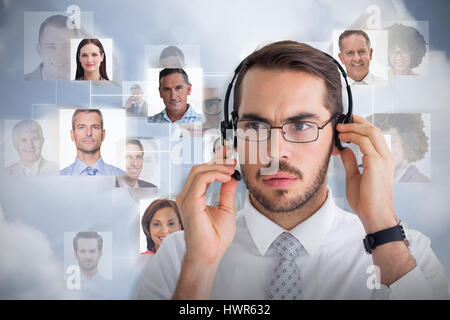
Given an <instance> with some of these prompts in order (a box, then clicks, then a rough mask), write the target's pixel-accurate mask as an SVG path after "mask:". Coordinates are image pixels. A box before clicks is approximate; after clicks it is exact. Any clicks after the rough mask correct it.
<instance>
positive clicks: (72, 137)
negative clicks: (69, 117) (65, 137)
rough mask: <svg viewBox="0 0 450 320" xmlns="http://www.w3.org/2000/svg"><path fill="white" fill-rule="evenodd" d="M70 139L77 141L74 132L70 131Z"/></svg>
mask: <svg viewBox="0 0 450 320" xmlns="http://www.w3.org/2000/svg"><path fill="white" fill-rule="evenodd" d="M70 138H71V139H72V141H75V137H74V135H73V130H70Z"/></svg>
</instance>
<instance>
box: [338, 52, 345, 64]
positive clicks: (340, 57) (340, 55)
mask: <svg viewBox="0 0 450 320" xmlns="http://www.w3.org/2000/svg"><path fill="white" fill-rule="evenodd" d="M338 57H339V60H341V62H342V63H344V59H343V58H342V53H340V52H339V53H338Z"/></svg>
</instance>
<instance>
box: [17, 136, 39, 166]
mask: <svg viewBox="0 0 450 320" xmlns="http://www.w3.org/2000/svg"><path fill="white" fill-rule="evenodd" d="M43 144H44V138H42V136H41V135H40V134H39V132H38V131H37V130H29V129H27V128H22V129H20V130H19V131H18V133H17V137H16V140H15V141H14V148H15V149H16V150H17V153H18V154H19V157H20V161H21V162H22V163H23V164H25V165H31V164H33V163H35V162H36V161H38V160H39V158H40V157H41V151H42V145H43Z"/></svg>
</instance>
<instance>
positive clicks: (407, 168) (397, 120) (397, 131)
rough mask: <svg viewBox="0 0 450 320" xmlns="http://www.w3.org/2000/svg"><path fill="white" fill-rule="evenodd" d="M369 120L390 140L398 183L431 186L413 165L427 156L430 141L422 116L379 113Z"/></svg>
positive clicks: (395, 176) (416, 114)
mask: <svg viewBox="0 0 450 320" xmlns="http://www.w3.org/2000/svg"><path fill="white" fill-rule="evenodd" d="M367 120H368V121H369V122H371V123H373V124H374V125H376V126H377V127H379V128H380V129H381V130H382V131H383V134H385V135H389V136H390V141H391V151H392V154H393V156H394V160H395V172H394V178H395V182H430V178H428V177H427V176H426V175H424V174H423V173H422V172H420V170H419V169H418V168H417V167H416V166H415V165H414V162H417V161H420V160H422V159H423V158H424V157H425V155H426V153H427V152H428V147H429V144H428V137H427V136H426V134H425V132H424V127H425V126H424V123H423V120H422V115H421V114H420V113H376V114H374V115H372V116H370V117H368V118H367Z"/></svg>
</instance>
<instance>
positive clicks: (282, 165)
mask: <svg viewBox="0 0 450 320" xmlns="http://www.w3.org/2000/svg"><path fill="white" fill-rule="evenodd" d="M273 163H274V161H273V160H271V161H270V162H269V164H267V165H263V166H261V169H262V168H270V167H272V164H273ZM261 169H260V170H258V171H257V172H256V179H260V178H262V177H264V176H265V175H263V174H261V171H262V170H261ZM277 172H285V173H289V174H292V175H294V176H296V177H297V178H299V179H300V180H303V173H302V172H301V171H300V170H299V169H297V168H295V167H293V166H291V165H290V164H289V163H288V162H286V161H280V162H279V163H278V171H277Z"/></svg>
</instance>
